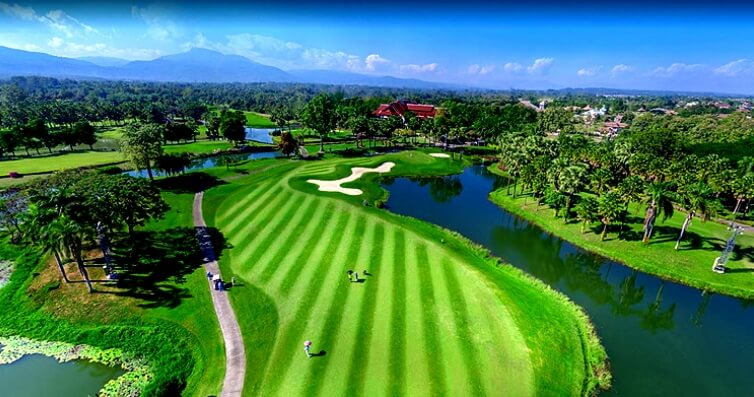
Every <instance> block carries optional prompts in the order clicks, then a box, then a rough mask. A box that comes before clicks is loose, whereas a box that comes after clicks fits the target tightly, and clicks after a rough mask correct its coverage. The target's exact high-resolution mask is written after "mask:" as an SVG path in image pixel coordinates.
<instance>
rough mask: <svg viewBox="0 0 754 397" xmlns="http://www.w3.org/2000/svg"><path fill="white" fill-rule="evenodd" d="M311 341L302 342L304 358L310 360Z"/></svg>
mask: <svg viewBox="0 0 754 397" xmlns="http://www.w3.org/2000/svg"><path fill="white" fill-rule="evenodd" d="M311 348H312V341H310V340H308V341H306V342H304V351H305V352H306V357H309V358H312V352H311Z"/></svg>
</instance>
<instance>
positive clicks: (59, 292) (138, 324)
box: [0, 189, 225, 396]
mask: <svg viewBox="0 0 754 397" xmlns="http://www.w3.org/2000/svg"><path fill="white" fill-rule="evenodd" d="M164 197H165V199H166V200H167V201H168V203H169V204H170V206H171V211H170V212H169V213H168V215H167V216H166V217H165V218H164V219H163V220H161V221H159V222H154V223H152V224H149V225H147V226H146V227H145V228H144V229H142V230H140V231H138V232H137V233H136V235H134V236H133V237H132V238H130V239H129V241H130V243H131V244H132V247H131V249H135V250H136V251H134V252H135V254H134V256H135V257H138V258H139V259H138V260H135V259H131V260H126V259H125V258H124V256H125V255H126V252H125V251H120V250H119V249H118V247H119V245H118V244H116V245H114V247H113V252H114V259H116V266H117V267H120V270H119V271H120V272H121V274H122V279H121V280H120V281H119V282H118V284H117V285H109V284H106V283H101V282H95V290H96V292H95V293H92V294H89V293H87V291H86V287H85V286H84V285H83V284H82V283H81V282H80V280H79V276H78V274H77V273H76V272H75V270H74V266H69V275H70V277H71V279H72V282H71V283H70V284H67V283H64V282H62V281H61V280H60V276H59V274H58V272H57V270H56V268H55V267H54V266H53V265H52V264H51V263H49V259H48V258H45V257H44V256H42V255H40V254H39V253H38V252H36V251H35V250H33V249H31V248H28V247H19V246H15V245H11V244H9V243H8V242H7V241H4V242H3V244H2V245H0V257H2V258H5V259H10V260H12V261H13V262H14V263H15V264H16V266H15V271H14V273H13V275H12V277H11V281H10V283H9V284H8V285H6V286H5V287H4V288H2V289H0V299H1V300H2V302H4V304H3V305H2V306H0V336H11V335H22V336H24V337H28V338H31V339H36V340H50V341H59V342H67V343H72V344H85V345H89V346H93V347H98V348H102V349H112V348H115V349H119V350H121V351H123V352H125V354H126V355H128V356H129V357H135V358H143V359H145V360H147V362H148V363H149V366H150V368H151V369H153V370H154V372H153V373H154V379H153V380H152V382H151V383H150V384H149V385H148V386H147V388H146V389H145V390H144V392H145V395H176V394H178V393H182V394H183V395H188V396H207V395H213V394H217V393H218V392H219V388H220V385H221V382H222V377H223V373H224V367H225V361H224V352H223V342H222V337H221V334H220V330H219V325H218V324H217V320H216V317H215V314H214V309H213V307H212V302H211V297H210V295H209V290H208V287H207V282H206V277H205V276H204V271H203V269H202V268H201V266H200V265H201V253H199V251H198V244H197V243H196V238H195V232H194V228H193V224H192V219H191V203H192V199H193V194H192V193H190V192H185V191H181V189H175V190H174V191H172V192H165V193H164ZM124 244H125V243H124ZM131 249H129V252H131ZM97 252H98V251H96V250H94V251H92V256H90V258H91V260H92V262H91V267H90V268H89V271H90V273H91V275H92V278H93V279H95V280H96V279H102V278H103V274H102V270H101V268H100V266H101V263H100V259H99V257H98V255H97ZM123 266H126V267H127V268H123Z"/></svg>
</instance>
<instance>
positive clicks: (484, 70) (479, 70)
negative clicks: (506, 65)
mask: <svg viewBox="0 0 754 397" xmlns="http://www.w3.org/2000/svg"><path fill="white" fill-rule="evenodd" d="M494 70H495V65H481V66H480V65H477V64H473V65H470V66H469V68H468V69H467V70H466V71H467V73H468V74H479V75H485V74H489V73H491V72H492V71H494Z"/></svg>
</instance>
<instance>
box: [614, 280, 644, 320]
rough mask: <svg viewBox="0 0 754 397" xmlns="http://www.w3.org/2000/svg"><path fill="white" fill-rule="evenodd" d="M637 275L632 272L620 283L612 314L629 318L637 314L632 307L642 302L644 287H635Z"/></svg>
mask: <svg viewBox="0 0 754 397" xmlns="http://www.w3.org/2000/svg"><path fill="white" fill-rule="evenodd" d="M638 275H639V272H638V271H636V270H634V271H633V272H631V275H629V276H628V277H626V278H624V279H623V281H621V283H620V289H618V300H617V302H616V303H615V305H613V310H612V311H613V314H616V315H619V316H630V315H634V314H635V313H636V312H637V310H635V309H632V307H633V306H634V305H636V304H639V303H641V301H642V300H644V286H643V285H642V286H637V285H636V277H637V276H638Z"/></svg>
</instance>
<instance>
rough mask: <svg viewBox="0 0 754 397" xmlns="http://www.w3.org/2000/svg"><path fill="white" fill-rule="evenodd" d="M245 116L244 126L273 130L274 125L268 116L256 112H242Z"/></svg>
mask: <svg viewBox="0 0 754 397" xmlns="http://www.w3.org/2000/svg"><path fill="white" fill-rule="evenodd" d="M243 114H244V116H246V125H247V126H249V127H261V128H274V127H276V125H275V123H273V122H272V121H270V116H269V115H266V114H262V113H256V112H246V111H245V112H243Z"/></svg>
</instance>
